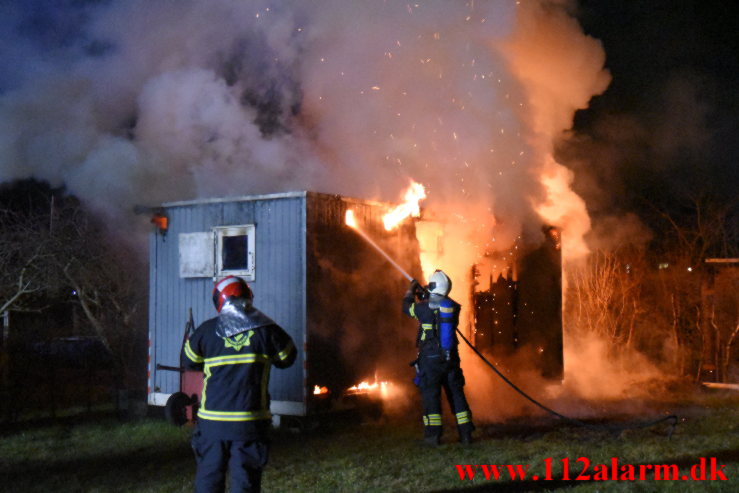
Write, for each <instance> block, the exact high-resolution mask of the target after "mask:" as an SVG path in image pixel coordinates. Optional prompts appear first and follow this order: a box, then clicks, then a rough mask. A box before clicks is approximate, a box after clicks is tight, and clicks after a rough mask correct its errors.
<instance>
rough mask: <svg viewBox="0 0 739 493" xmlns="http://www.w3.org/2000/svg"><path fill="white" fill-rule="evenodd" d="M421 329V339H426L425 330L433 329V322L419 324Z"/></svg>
mask: <svg viewBox="0 0 739 493" xmlns="http://www.w3.org/2000/svg"><path fill="white" fill-rule="evenodd" d="M421 329H423V333H422V334H421V340H422V341H425V340H426V331H427V330H433V329H434V324H421Z"/></svg>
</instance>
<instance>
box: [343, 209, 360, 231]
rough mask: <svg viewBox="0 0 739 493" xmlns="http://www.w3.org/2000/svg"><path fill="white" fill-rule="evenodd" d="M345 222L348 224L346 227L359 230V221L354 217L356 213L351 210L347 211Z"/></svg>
mask: <svg viewBox="0 0 739 493" xmlns="http://www.w3.org/2000/svg"><path fill="white" fill-rule="evenodd" d="M344 222H346V225H347V226H349V227H350V228H354V229H357V220H356V218H355V217H354V211H353V210H351V209H348V210H347V211H346V217H345V219H344Z"/></svg>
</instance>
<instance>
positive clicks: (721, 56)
mask: <svg viewBox="0 0 739 493" xmlns="http://www.w3.org/2000/svg"><path fill="white" fill-rule="evenodd" d="M577 17H578V18H579V20H580V23H581V24H582V26H583V28H584V30H585V32H586V33H588V34H589V35H591V36H593V37H595V38H597V39H599V40H601V42H602V43H603V45H604V48H605V51H606V56H607V60H606V66H607V68H608V69H609V70H610V71H611V74H612V76H613V80H612V82H611V84H610V86H609V88H608V89H607V91H606V92H605V93H604V94H603V95H601V96H596V97H595V98H593V100H592V101H591V104H590V108H589V109H587V110H582V111H579V112H578V113H577V115H576V119H575V131H576V134H577V135H576V136H573V137H572V138H571V139H570V140H569V141H568V142H566V143H563V144H562V145H561V146H560V150H561V152H562V158H563V161H564V162H565V163H566V164H568V165H569V166H571V167H572V168H573V169H575V170H577V172H578V173H577V174H576V176H577V178H576V184H575V186H576V189H577V191H578V193H580V194H581V195H583V196H584V197H586V200H587V202H588V204H589V206H590V209H591V212H594V213H596V214H598V213H604V214H605V213H612V212H613V211H614V210H620V211H624V210H626V211H629V210H630V211H636V212H638V213H640V214H641V215H644V214H647V215H648V211H649V210H651V209H652V206H655V207H658V208H660V209H662V210H669V211H674V212H675V213H679V210H680V203H682V202H683V201H684V199H686V197H687V198H689V197H691V196H698V195H702V194H705V195H708V196H710V197H713V198H714V199H716V200H718V201H725V202H732V201H733V202H734V205H735V206H736V202H737V197H738V196H739V195H738V194H737V190H738V189H739V139H737V137H736V136H737V131H739V96H738V94H739V92H738V91H737V87H738V84H739V55H738V54H739V35H738V33H739V23H738V22H737V16H736V15H735V11H734V10H733V5H732V3H731V2H720V1H684V2H674V1H668V0H649V1H640V2H615V1H608V0H583V1H582V2H581V3H580V9H579V11H578V15H577ZM589 180H593V181H595V182H597V183H598V184H599V185H600V187H602V190H604V191H607V192H608V193H605V194H599V193H598V191H597V190H598V189H593V188H589V187H587V186H583V183H584V182H585V181H589ZM578 185H580V186H579V187H578ZM734 217H735V218H736V216H734Z"/></svg>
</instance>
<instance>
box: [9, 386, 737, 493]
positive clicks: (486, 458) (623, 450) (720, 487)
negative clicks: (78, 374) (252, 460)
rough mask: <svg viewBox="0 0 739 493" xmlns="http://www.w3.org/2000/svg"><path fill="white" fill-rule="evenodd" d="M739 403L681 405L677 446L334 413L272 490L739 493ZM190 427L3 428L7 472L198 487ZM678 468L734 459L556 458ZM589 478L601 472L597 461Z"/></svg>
mask: <svg viewBox="0 0 739 493" xmlns="http://www.w3.org/2000/svg"><path fill="white" fill-rule="evenodd" d="M738 404H739V397H737V396H732V395H726V394H721V395H719V396H718V397H711V398H708V399H706V398H702V399H700V402H692V403H690V404H686V405H683V406H682V408H681V412H680V415H681V418H682V421H681V423H680V425H679V426H678V427H677V429H676V430H675V433H674V435H673V436H672V438H671V439H669V440H668V439H667V437H666V436H665V435H666V433H665V431H666V427H664V426H662V427H659V426H658V427H655V428H654V429H649V430H631V431H627V432H624V433H621V434H619V435H613V434H610V433H607V432H600V431H592V430H587V429H583V428H573V427H570V426H564V425H563V424H562V423H559V422H556V421H552V420H544V419H536V420H523V421H518V422H508V423H502V424H501V423H498V424H490V425H487V426H484V425H481V426H479V430H478V435H479V438H478V440H477V441H476V443H474V444H473V445H472V446H469V447H462V446H460V445H458V444H457V443H456V437H454V436H453V433H452V430H451V427H446V428H447V434H446V435H445V436H444V443H445V444H444V445H442V446H441V447H438V448H436V449H429V448H423V447H421V446H419V445H418V438H419V434H420V428H419V426H418V425H417V423H416V422H415V420H413V422H411V421H410V420H409V419H406V418H403V419H400V418H387V419H384V420H380V421H375V422H365V423H358V421H357V420H356V419H353V418H352V417H351V416H348V415H336V416H332V417H331V419H330V420H327V421H325V422H323V423H322V424H321V425H320V426H319V427H318V428H316V429H314V430H311V431H307V432H301V433H298V432H295V431H290V430H277V431H276V432H275V433H274V434H273V441H274V443H273V448H272V453H271V458H270V463H269V465H268V466H267V469H266V470H265V475H264V487H263V491H266V492H272V491H278V492H292V491H300V492H314V491H315V492H334V491H339V492H375V491H376V492H386V491H412V492H416V491H449V490H466V491H490V490H493V489H494V490H495V491H504V492H506V491H577V492H596V491H606V490H607V491H645V492H652V491H670V492H673V491H677V492H681V491H721V492H735V491H739V413H738V412H737V409H738V407H737V405H738ZM191 431H192V430H191V429H190V428H188V427H183V428H174V427H172V426H170V425H168V424H167V423H165V422H164V421H162V420H159V419H155V418H146V419H143V420H139V421H135V422H127V423H122V422H120V421H118V420H116V419H115V417H114V416H112V415H110V414H99V415H92V416H91V415H85V414H82V415H77V416H74V415H73V416H67V417H63V418H58V419H56V420H53V421H51V420H46V421H42V420H36V421H24V422H20V423H16V424H14V425H13V426H9V425H6V426H4V427H3V428H2V432H1V433H2V434H1V435H0V437H1V438H2V439H1V440H0V477H2V478H3V479H2V487H0V490H2V491H7V492H37V491H38V492H40V491H55V492H189V491H192V482H193V478H194V473H195V464H194V459H193V456H192V452H191V450H190V445H189V436H190V433H191ZM548 457H551V458H553V461H554V462H553V478H554V480H552V481H543V480H539V481H533V480H531V479H528V480H526V481H511V480H510V479H505V480H503V479H501V480H499V481H493V480H489V481H488V480H485V479H484V477H483V476H482V475H481V474H478V476H476V479H475V480H474V481H470V480H465V481H461V480H460V479H459V474H458V472H457V470H456V468H455V465H456V464H498V465H503V464H530V465H531V466H530V474H533V473H538V474H540V475H542V476H543V473H544V466H543V464H544V462H543V461H544V459H546V458H548ZM565 457H567V458H569V459H570V462H571V466H570V470H571V477H573V478H574V477H575V476H576V475H577V473H578V472H579V470H580V466H579V464H576V463H575V461H576V459H577V458H578V457H587V458H588V459H590V461H591V462H592V464H597V463H604V464H610V460H611V457H618V459H619V461H620V463H621V464H627V463H628V464H673V463H674V464H678V465H679V466H680V468H681V469H680V470H681V474H682V473H683V472H685V471H687V470H689V467H690V466H691V465H693V464H694V463H696V462H697V461H698V460H699V459H700V458H701V457H717V458H718V461H719V463H721V464H725V465H726V467H725V469H724V473H725V474H726V476H727V477H728V481H700V482H691V481H687V482H683V481H654V480H648V481H636V482H631V481H609V482H594V481H574V480H572V481H565V480H563V479H562V473H561V470H560V469H559V467H561V463H560V462H559V460H560V459H562V458H565ZM591 473H592V466H591Z"/></svg>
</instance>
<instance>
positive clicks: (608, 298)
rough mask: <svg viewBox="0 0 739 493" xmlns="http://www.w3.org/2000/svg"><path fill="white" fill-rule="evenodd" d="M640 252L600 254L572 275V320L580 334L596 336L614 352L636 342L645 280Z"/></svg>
mask: <svg viewBox="0 0 739 493" xmlns="http://www.w3.org/2000/svg"><path fill="white" fill-rule="evenodd" d="M643 270H644V262H643V256H642V255H641V253H640V252H639V250H637V249H634V248H628V249H627V248H624V249H622V250H621V251H615V252H609V251H604V250H598V251H595V252H593V253H592V254H591V255H590V256H589V258H588V259H587V260H586V261H584V262H583V263H581V264H580V265H577V266H572V267H570V268H569V269H568V271H569V276H568V278H569V280H568V285H569V291H570V298H569V299H570V300H571V301H570V305H572V306H571V308H570V309H569V313H568V315H569V318H570V320H571V322H572V325H574V326H575V327H576V328H577V329H578V330H580V331H584V332H587V333H593V334H597V335H598V336H600V337H601V338H604V339H606V340H608V341H610V342H611V346H612V347H613V348H614V349H618V348H624V347H626V348H630V347H632V345H633V344H634V341H635V336H636V334H635V330H636V327H637V321H638V317H639V316H640V315H641V314H642V313H643V312H644V308H643V306H642V303H641V298H642V297H641V293H642V290H643V276H644V272H643Z"/></svg>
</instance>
